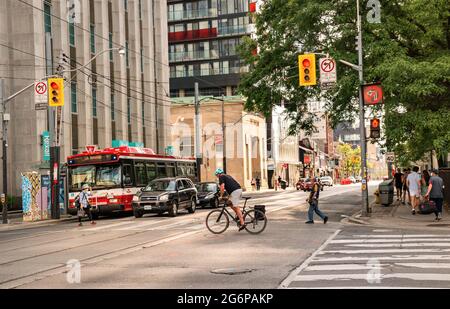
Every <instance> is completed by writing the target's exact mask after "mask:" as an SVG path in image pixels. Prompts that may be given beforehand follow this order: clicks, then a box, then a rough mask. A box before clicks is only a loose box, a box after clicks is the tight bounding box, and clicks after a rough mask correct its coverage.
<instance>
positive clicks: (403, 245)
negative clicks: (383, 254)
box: [345, 242, 450, 248]
mask: <svg viewBox="0 0 450 309" xmlns="http://www.w3.org/2000/svg"><path fill="white" fill-rule="evenodd" d="M345 247H358V248H381V247H394V248H406V247H450V242H442V243H440V242H432V243H425V242H422V243H396V244H391V243H378V244H347V245H345Z"/></svg>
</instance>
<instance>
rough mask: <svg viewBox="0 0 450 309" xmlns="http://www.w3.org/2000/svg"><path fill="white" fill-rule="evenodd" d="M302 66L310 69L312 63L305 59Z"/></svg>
mask: <svg viewBox="0 0 450 309" xmlns="http://www.w3.org/2000/svg"><path fill="white" fill-rule="evenodd" d="M302 64H303V66H304V67H305V68H309V67H310V66H311V61H309V59H305V60H303V62H302Z"/></svg>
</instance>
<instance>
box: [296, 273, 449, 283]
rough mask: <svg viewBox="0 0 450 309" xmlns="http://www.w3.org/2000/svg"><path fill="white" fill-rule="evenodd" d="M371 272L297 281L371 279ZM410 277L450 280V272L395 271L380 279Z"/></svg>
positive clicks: (322, 276) (383, 275) (301, 277)
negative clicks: (443, 273) (446, 273)
mask: <svg viewBox="0 0 450 309" xmlns="http://www.w3.org/2000/svg"><path fill="white" fill-rule="evenodd" d="M370 276H371V275H370V274H331V275H299V276H297V277H296V278H295V281H320V280H325V281H326V280H368V279H369V280H370ZM394 278H395V279H410V280H417V281H450V274H448V275H442V274H424V273H394V274H380V280H384V279H394Z"/></svg>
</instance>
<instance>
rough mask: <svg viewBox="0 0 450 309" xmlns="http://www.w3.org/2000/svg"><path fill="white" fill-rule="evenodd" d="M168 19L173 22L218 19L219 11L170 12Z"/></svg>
mask: <svg viewBox="0 0 450 309" xmlns="http://www.w3.org/2000/svg"><path fill="white" fill-rule="evenodd" d="M167 14H168V16H167V18H168V19H169V22H172V21H186V20H193V19H203V18H215V17H217V9H200V10H189V11H174V12H168V13H167Z"/></svg>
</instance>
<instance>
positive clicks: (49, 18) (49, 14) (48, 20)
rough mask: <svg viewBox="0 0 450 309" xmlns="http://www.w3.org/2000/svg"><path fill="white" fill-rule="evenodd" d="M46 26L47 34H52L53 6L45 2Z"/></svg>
mask: <svg viewBox="0 0 450 309" xmlns="http://www.w3.org/2000/svg"><path fill="white" fill-rule="evenodd" d="M44 25H45V32H46V33H47V32H50V33H51V32H52V6H51V4H50V3H49V2H47V1H44Z"/></svg>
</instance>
